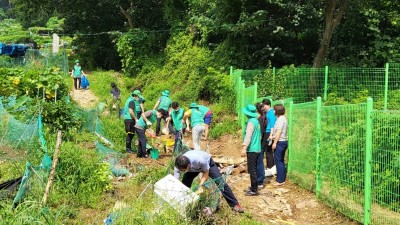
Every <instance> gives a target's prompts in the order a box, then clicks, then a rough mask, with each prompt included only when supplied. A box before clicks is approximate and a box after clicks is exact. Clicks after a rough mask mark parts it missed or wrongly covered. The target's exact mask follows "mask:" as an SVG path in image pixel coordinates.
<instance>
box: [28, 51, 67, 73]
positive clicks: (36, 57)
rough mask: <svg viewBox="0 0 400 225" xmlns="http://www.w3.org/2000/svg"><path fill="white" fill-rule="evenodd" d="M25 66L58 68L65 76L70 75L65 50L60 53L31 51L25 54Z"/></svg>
mask: <svg viewBox="0 0 400 225" xmlns="http://www.w3.org/2000/svg"><path fill="white" fill-rule="evenodd" d="M25 66H30V67H38V68H48V67H58V68H60V70H61V71H62V72H63V73H64V74H68V72H69V70H68V56H67V53H66V51H65V50H63V51H60V52H59V53H52V52H51V51H49V50H48V51H39V50H35V49H30V50H28V51H27V52H26V54H25Z"/></svg>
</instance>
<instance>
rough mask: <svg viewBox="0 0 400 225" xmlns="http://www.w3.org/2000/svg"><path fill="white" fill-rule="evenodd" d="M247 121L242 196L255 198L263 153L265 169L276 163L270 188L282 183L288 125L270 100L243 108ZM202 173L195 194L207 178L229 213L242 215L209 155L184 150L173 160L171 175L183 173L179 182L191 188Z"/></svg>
mask: <svg viewBox="0 0 400 225" xmlns="http://www.w3.org/2000/svg"><path fill="white" fill-rule="evenodd" d="M242 111H243V113H244V114H245V115H246V116H247V118H248V121H247V125H246V130H245V135H244V136H245V137H244V140H243V148H242V152H241V156H242V157H245V156H247V165H248V172H249V174H250V183H251V186H250V187H249V188H248V189H246V190H245V191H246V193H245V195H246V196H256V195H258V194H259V193H258V190H259V188H263V187H264V178H265V171H264V169H265V167H264V153H266V162H267V169H271V168H272V167H273V166H274V165H275V164H276V169H277V177H276V182H275V183H274V184H273V185H274V186H280V185H283V184H284V183H285V180H286V166H285V163H284V158H285V152H286V149H287V146H288V142H287V129H288V123H287V119H286V117H285V116H284V114H285V107H284V106H283V105H282V104H277V105H275V106H274V107H273V108H272V107H271V101H270V100H269V99H264V100H263V102H262V103H257V104H256V105H247V106H246V107H245V108H243V109H242ZM200 172H202V173H203V176H202V177H201V179H200V183H199V189H198V192H202V190H203V187H202V185H203V184H204V183H205V182H206V180H207V179H208V178H209V177H210V178H212V179H213V180H214V181H215V182H216V184H217V185H218V187H223V188H221V193H222V196H223V197H224V198H225V200H226V201H227V203H228V204H229V206H230V207H231V208H232V210H233V211H236V212H239V213H243V212H244V209H243V208H242V206H241V205H240V204H239V202H238V200H237V199H236V197H235V195H234V194H233V192H232V189H231V188H230V187H229V185H228V184H227V183H226V182H225V181H224V180H223V179H222V178H221V177H222V175H221V173H220V171H219V169H218V167H217V166H216V164H215V162H214V161H213V159H212V157H211V155H210V154H208V153H206V152H204V151H201V150H192V151H188V152H186V153H185V154H181V155H179V156H178V157H177V158H176V159H175V170H174V176H175V177H176V178H177V179H179V178H180V173H184V174H183V177H182V183H183V184H184V185H186V186H187V187H191V185H192V182H193V179H194V178H195V177H197V176H198V174H199V173H200Z"/></svg>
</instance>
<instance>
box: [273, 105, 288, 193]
mask: <svg viewBox="0 0 400 225" xmlns="http://www.w3.org/2000/svg"><path fill="white" fill-rule="evenodd" d="M274 110H275V115H276V117H277V120H276V122H275V126H274V134H273V135H272V136H273V140H274V143H273V144H272V149H273V150H275V152H274V159H275V165H276V183H274V184H273V185H274V186H280V185H283V184H285V181H286V166H285V162H284V160H285V153H286V149H287V148H288V140H287V130H288V122H287V119H286V117H285V116H284V115H285V107H284V106H283V105H282V104H277V105H275V106H274Z"/></svg>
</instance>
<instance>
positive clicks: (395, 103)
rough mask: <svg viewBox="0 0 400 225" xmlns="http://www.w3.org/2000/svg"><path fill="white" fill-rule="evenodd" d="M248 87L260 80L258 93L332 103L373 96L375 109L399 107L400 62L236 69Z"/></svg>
mask: <svg viewBox="0 0 400 225" xmlns="http://www.w3.org/2000/svg"><path fill="white" fill-rule="evenodd" d="M234 73H236V74H238V73H240V74H241V75H240V79H242V80H243V83H244V84H246V86H250V85H252V84H253V83H254V82H257V83H258V89H257V96H271V97H272V98H273V99H285V98H288V97H291V98H293V100H294V102H295V103H302V102H310V101H314V100H315V99H316V98H317V97H318V96H322V97H323V100H324V101H328V102H330V103H331V104H342V103H358V102H360V101H364V100H365V99H366V97H368V96H369V97H372V98H373V99H374V101H375V102H376V104H374V105H375V108H376V109H400V103H399V96H400V64H399V63H387V64H386V65H385V67H383V68H335V67H328V66H326V67H325V68H296V67H294V66H288V67H283V68H280V69H276V68H267V69H262V70H235V71H234Z"/></svg>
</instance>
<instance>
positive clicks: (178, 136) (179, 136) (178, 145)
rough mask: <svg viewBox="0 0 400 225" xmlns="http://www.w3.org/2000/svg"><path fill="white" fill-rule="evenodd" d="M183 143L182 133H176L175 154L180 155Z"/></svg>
mask: <svg viewBox="0 0 400 225" xmlns="http://www.w3.org/2000/svg"><path fill="white" fill-rule="evenodd" d="M181 141H182V131H175V142H174V154H179V153H180V151H181V150H182V142H181ZM177 148H178V149H177Z"/></svg>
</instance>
